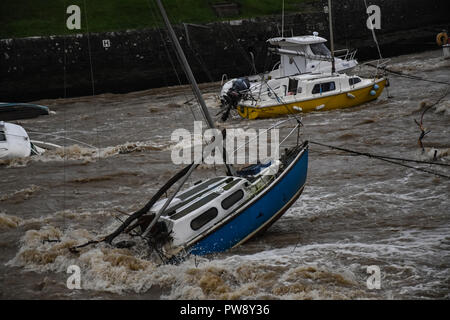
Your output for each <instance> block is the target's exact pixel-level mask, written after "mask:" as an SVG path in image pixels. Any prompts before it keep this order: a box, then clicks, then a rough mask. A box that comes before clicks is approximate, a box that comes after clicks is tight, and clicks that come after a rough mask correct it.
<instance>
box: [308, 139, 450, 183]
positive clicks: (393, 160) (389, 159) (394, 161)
mask: <svg viewBox="0 0 450 320" xmlns="http://www.w3.org/2000/svg"><path fill="white" fill-rule="evenodd" d="M309 143H311V144H315V145H318V146H322V147H326V148H329V149H334V150H339V151H344V152H347V153H352V154H354V155H357V156H365V157H368V158H373V159H378V160H381V161H385V162H389V163H392V164H395V165H399V166H402V167H406V168H410V169H414V170H417V171H422V172H425V173H430V174H433V175H436V176H439V177H442V178H447V179H450V176H447V175H445V174H442V173H439V172H436V171H432V170H427V169H424V168H418V167H413V166H410V165H407V164H404V163H401V162H397V161H404V162H415V163H421V164H430V165H438V166H444V167H450V164H447V163H439V162H431V161H421V160H414V159H404V158H396V157H389V156H382V155H376V154H371V153H368V152H360V151H355V150H350V149H346V148H340V147H336V146H332V145H328V144H324V143H320V142H317V141H309Z"/></svg>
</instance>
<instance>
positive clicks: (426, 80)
mask: <svg viewBox="0 0 450 320" xmlns="http://www.w3.org/2000/svg"><path fill="white" fill-rule="evenodd" d="M366 65H367V66H369V67H372V68H379V67H378V66H375V65H373V64H371V63H367V64H366ZM381 69H382V70H384V71H386V72H388V73H391V74H393V75H395V76H398V77H403V78H408V79H412V80H419V81H425V82H431V83H439V84H446V85H450V82H445V81H438V80H430V79H425V78H422V77H418V76H414V75H410V74H405V73H402V72H400V71H394V70H391V69H388V68H386V67H381Z"/></svg>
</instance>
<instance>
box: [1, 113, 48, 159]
mask: <svg viewBox="0 0 450 320" xmlns="http://www.w3.org/2000/svg"><path fill="white" fill-rule="evenodd" d="M40 152H43V149H41V148H39V147H36V146H34V145H33V143H32V142H31V140H30V138H29V137H28V133H27V132H26V131H25V129H24V128H22V127H21V126H19V125H17V124H13V123H8V122H3V121H0V160H9V159H15V158H25V157H29V156H31V155H33V154H37V153H40Z"/></svg>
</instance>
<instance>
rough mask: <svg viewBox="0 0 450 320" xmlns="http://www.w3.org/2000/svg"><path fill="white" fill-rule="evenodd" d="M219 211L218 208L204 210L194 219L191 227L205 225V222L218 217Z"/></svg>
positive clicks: (197, 227)
mask: <svg viewBox="0 0 450 320" xmlns="http://www.w3.org/2000/svg"><path fill="white" fill-rule="evenodd" d="M218 213H219V212H218V211H217V209H216V208H214V207H213V208H211V209H209V210H207V211H205V212H203V213H202V214H201V215H199V216H198V217H197V218H195V219H192V221H191V228H192V230H198V229H200V228H201V227H203V226H204V225H205V224H207V223H208V222H210V221H211V220H212V219H214V218H215V217H217V214H218Z"/></svg>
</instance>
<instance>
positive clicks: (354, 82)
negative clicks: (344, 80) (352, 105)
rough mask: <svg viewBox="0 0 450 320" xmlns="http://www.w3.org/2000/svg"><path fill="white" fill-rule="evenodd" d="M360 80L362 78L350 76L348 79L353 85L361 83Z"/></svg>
mask: <svg viewBox="0 0 450 320" xmlns="http://www.w3.org/2000/svg"><path fill="white" fill-rule="evenodd" d="M359 82H361V79H360V78H350V79H348V83H349V84H350V85H351V86H353V85H355V84H357V83H359Z"/></svg>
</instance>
